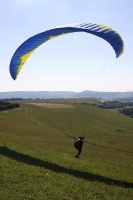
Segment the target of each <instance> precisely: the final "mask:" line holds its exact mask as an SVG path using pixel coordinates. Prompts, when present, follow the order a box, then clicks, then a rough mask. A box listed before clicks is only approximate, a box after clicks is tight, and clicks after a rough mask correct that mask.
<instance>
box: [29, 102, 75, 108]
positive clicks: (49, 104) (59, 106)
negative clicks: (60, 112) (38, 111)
mask: <svg viewBox="0 0 133 200" xmlns="http://www.w3.org/2000/svg"><path fill="white" fill-rule="evenodd" d="M30 104H32V105H36V106H42V107H46V108H72V107H74V106H73V105H67V104H55V103H30Z"/></svg>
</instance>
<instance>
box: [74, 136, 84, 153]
mask: <svg viewBox="0 0 133 200" xmlns="http://www.w3.org/2000/svg"><path fill="white" fill-rule="evenodd" d="M83 142H84V137H83V136H80V137H79V138H78V139H77V140H76V138H75V141H74V147H75V148H76V149H77V150H78V153H77V155H76V156H75V157H79V155H80V154H81V151H82V146H83Z"/></svg>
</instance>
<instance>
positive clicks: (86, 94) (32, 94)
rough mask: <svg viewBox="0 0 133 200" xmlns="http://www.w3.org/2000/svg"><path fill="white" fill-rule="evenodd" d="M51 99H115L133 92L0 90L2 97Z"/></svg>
mask: <svg viewBox="0 0 133 200" xmlns="http://www.w3.org/2000/svg"><path fill="white" fill-rule="evenodd" d="M11 98H22V99H30V98H31V99H36V98H39V99H42V98H43V99H51V98H55V99H56V98H95V99H104V100H115V99H125V98H133V92H97V91H89V90H86V91H83V92H69V91H17V92H0V99H11Z"/></svg>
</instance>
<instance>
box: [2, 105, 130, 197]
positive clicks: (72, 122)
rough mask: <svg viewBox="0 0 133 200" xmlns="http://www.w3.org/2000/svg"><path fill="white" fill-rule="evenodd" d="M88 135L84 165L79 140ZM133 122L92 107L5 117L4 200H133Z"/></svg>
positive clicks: (33, 109) (36, 109)
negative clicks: (76, 146)
mask: <svg viewBox="0 0 133 200" xmlns="http://www.w3.org/2000/svg"><path fill="white" fill-rule="evenodd" d="M81 134H83V135H85V138H86V139H87V140H88V143H84V146H83V152H82V155H81V157H80V158H79V159H76V158H75V157H74V154H75V153H76V149H74V147H73V139H72V138H71V137H73V135H75V136H76V137H77V136H79V135H81ZM132 144H133V119H130V118H128V117H126V116H123V115H121V114H119V113H117V112H116V111H113V110H112V111H111V110H110V111H108V110H103V109H99V108H94V107H87V106H73V107H70V108H45V107H40V106H36V105H30V104H23V105H22V109H17V110H13V111H9V112H3V113H0V154H1V157H0V163H1V164H0V165H1V170H0V182H1V192H0V199H1V200H3V199H132V197H133V191H132V189H131V188H132V187H133V175H132V158H133V146H132Z"/></svg>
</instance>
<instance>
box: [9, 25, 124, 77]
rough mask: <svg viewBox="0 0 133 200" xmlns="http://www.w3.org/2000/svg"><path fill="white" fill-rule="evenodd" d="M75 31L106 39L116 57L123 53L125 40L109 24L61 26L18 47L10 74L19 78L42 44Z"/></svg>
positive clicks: (40, 34)
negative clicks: (25, 65) (26, 63)
mask: <svg viewBox="0 0 133 200" xmlns="http://www.w3.org/2000/svg"><path fill="white" fill-rule="evenodd" d="M73 32H86V33H90V34H93V35H96V36H98V37H100V38H102V39H104V40H106V41H107V42H108V43H109V44H110V45H111V46H112V47H113V49H114V51H115V54H116V57H119V56H120V55H121V54H122V53H123V50H124V42H123V40H122V38H121V36H120V35H119V34H118V33H117V32H116V31H115V30H113V29H111V28H109V27H107V26H103V25H98V24H92V23H89V24H85V23H84V24H70V25H65V26H60V27H56V28H53V29H50V30H47V31H45V32H42V33H39V34H37V35H35V36H33V37H31V38H29V39H28V40H26V41H25V42H24V43H22V44H21V45H20V46H19V47H18V49H17V50H16V52H15V53H14V55H13V57H12V59H11V62H10V74H11V76H12V78H13V79H14V80H15V79H16V78H17V76H18V74H19V72H20V70H21V68H22V66H23V65H24V63H25V62H26V60H27V59H28V57H29V56H30V55H31V54H32V53H33V52H34V51H35V49H36V48H38V47H39V46H40V45H41V44H43V43H45V42H47V41H48V40H50V39H53V38H55V37H57V36H61V35H64V34H67V33H73Z"/></svg>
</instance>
